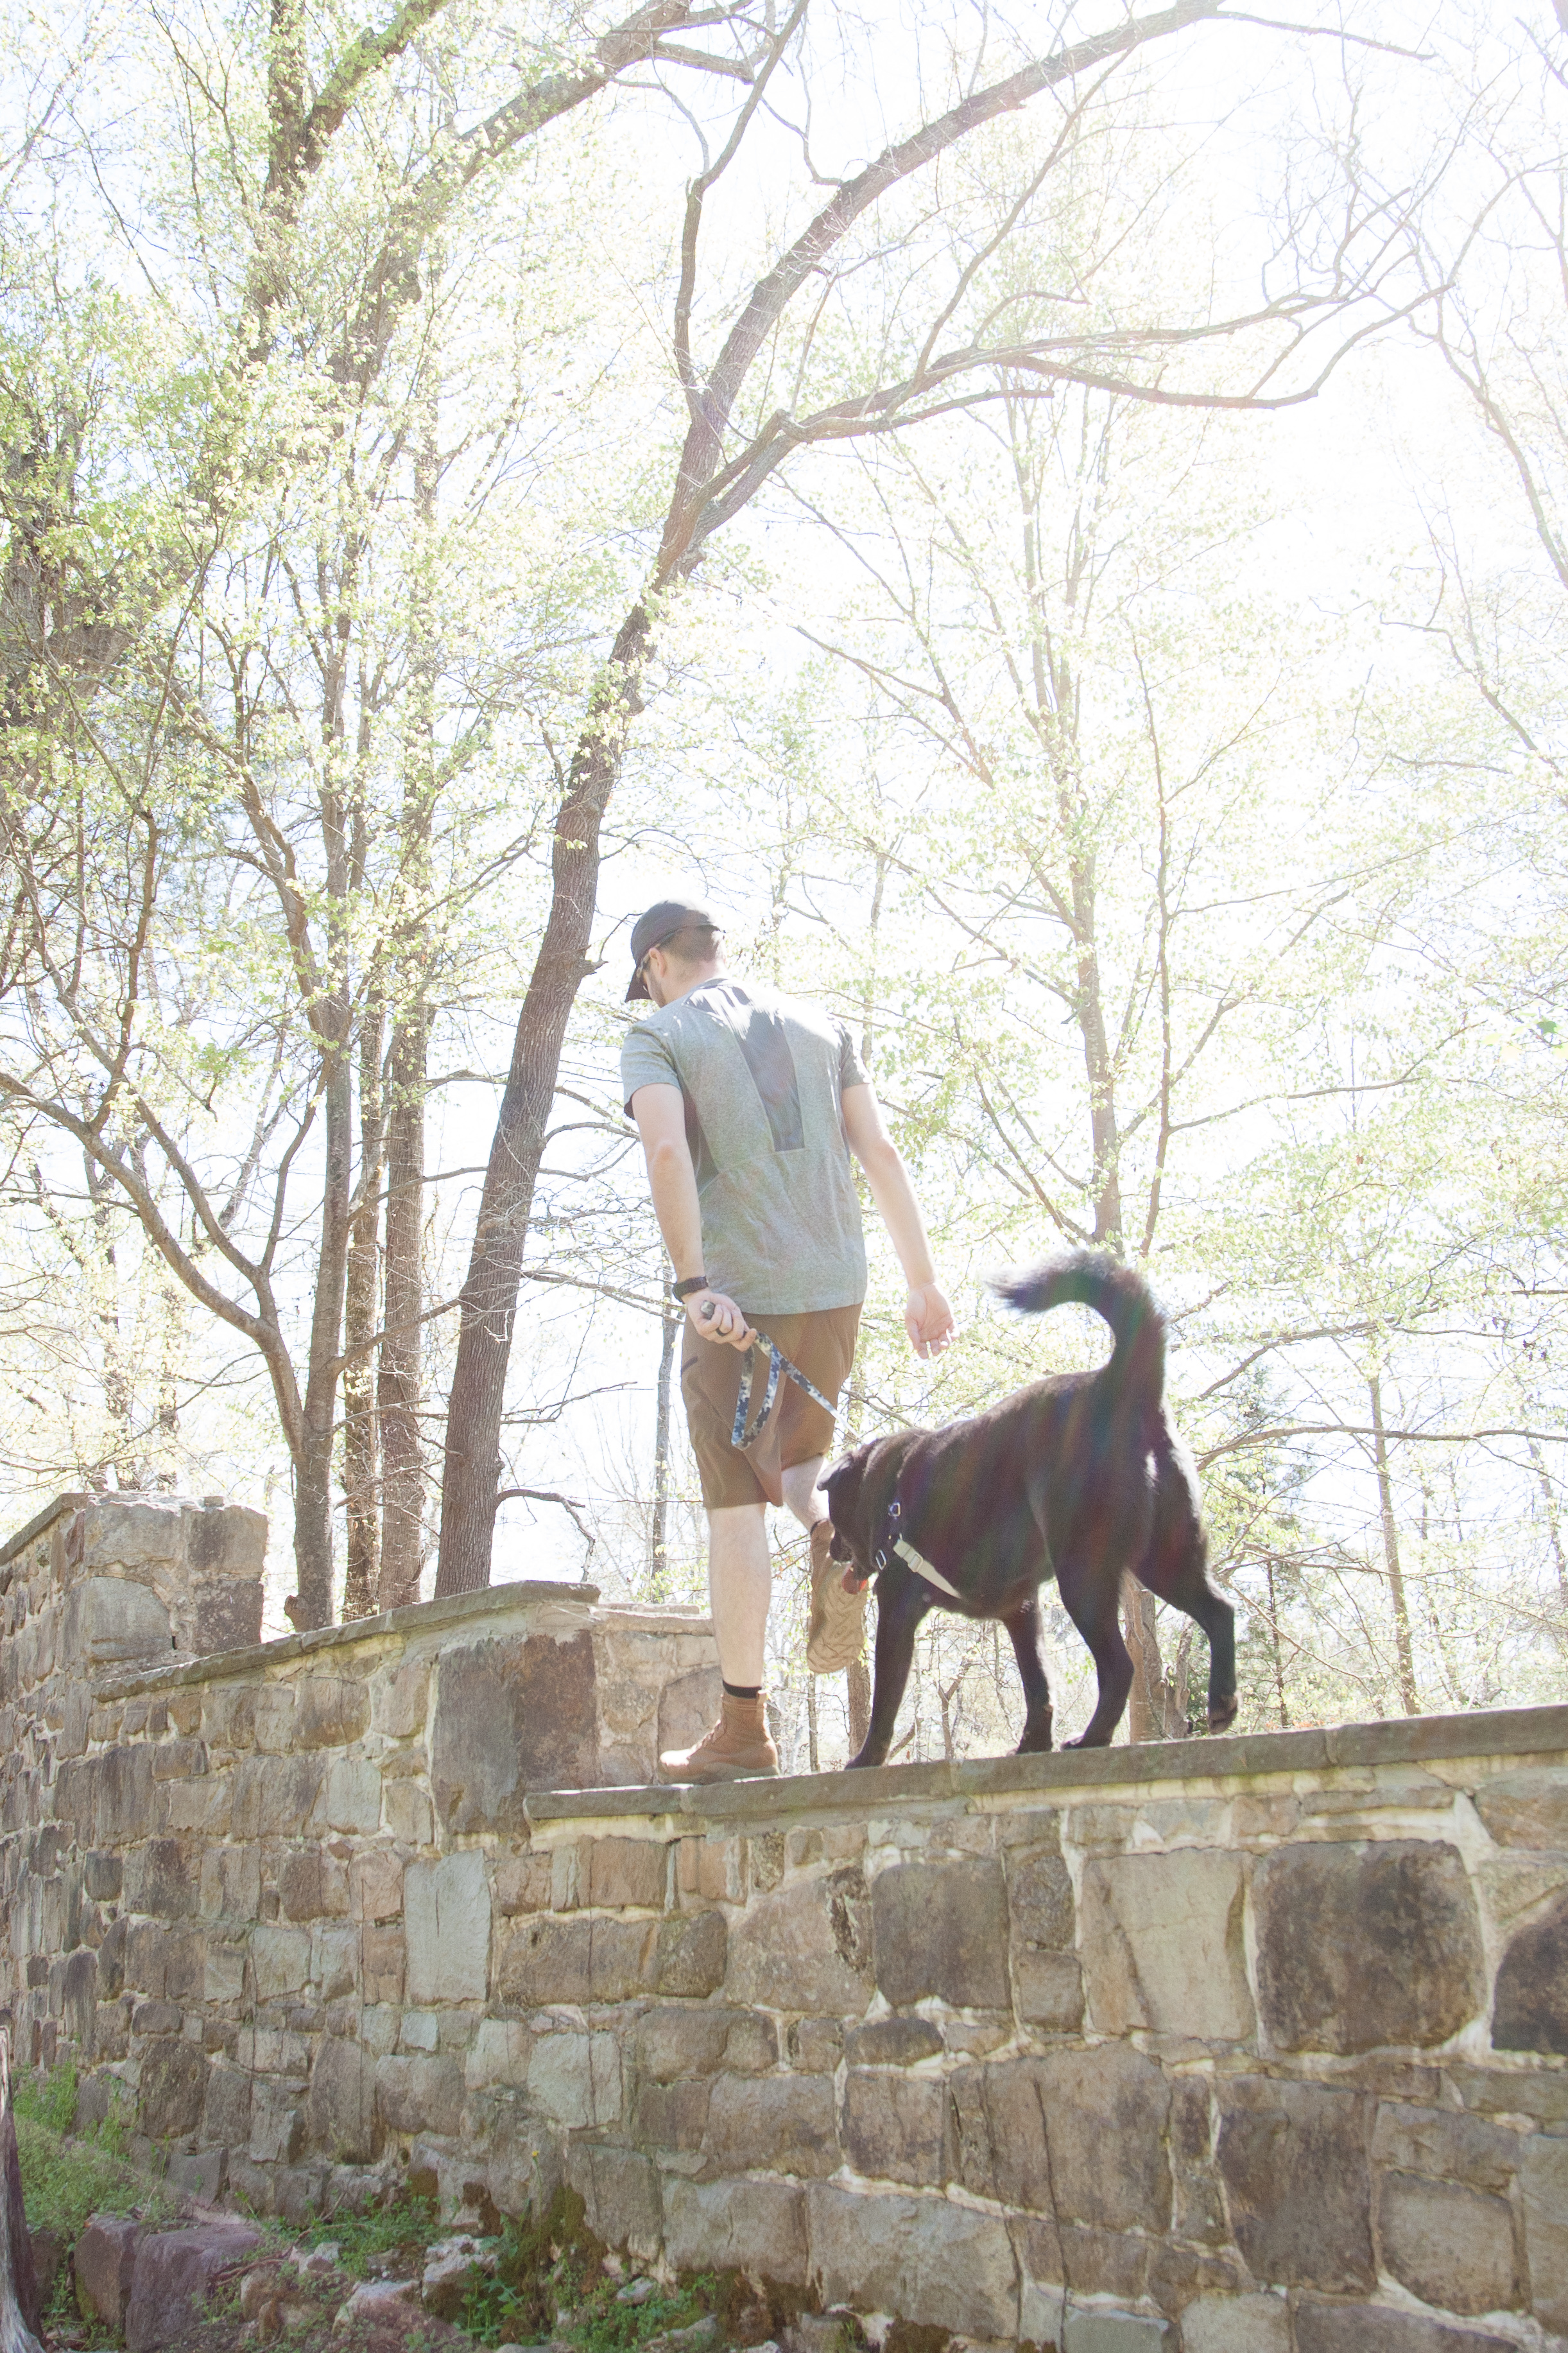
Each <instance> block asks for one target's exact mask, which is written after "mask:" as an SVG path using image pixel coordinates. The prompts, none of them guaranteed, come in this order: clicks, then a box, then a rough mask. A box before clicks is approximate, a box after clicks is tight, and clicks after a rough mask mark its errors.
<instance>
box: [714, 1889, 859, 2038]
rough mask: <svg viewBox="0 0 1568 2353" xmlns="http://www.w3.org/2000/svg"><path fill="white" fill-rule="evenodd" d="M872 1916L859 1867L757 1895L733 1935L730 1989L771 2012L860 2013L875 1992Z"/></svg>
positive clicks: (846, 2015)
mask: <svg viewBox="0 0 1568 2353" xmlns="http://www.w3.org/2000/svg"><path fill="white" fill-rule="evenodd" d="M869 1915H870V1906H869V1905H868V1902H867V1900H866V1894H865V1882H864V1881H863V1879H862V1878H861V1875H860V1873H859V1872H858V1871H855V1870H851V1871H843V1872H835V1873H833V1874H832V1875H831V1877H829V1878H826V1879H798V1880H795V1881H793V1882H792V1883H790V1885H789V1886H787V1887H780V1888H778V1889H776V1890H775V1891H774V1892H773V1894H769V1895H764V1896H762V1897H760V1898H758V1899H756V1900H755V1901H753V1902H752V1905H751V1907H750V1909H749V1910H748V1911H747V1912H746V1913H745V1914H744V1915H743V1916H742V1918H740V1919H738V1920H737V1921H736V1922H735V1925H734V1928H733V1930H732V1932H731V1936H730V1940H729V1944H730V1957H729V1968H728V1970H727V1973H726V1975H727V1990H728V1992H729V1993H730V1995H731V1998H732V1999H733V2000H736V2001H740V2002H748V2003H749V2002H755V2003H757V2004H759V2005H760V2006H762V2007H763V2008H764V2009H768V2010H813V2011H816V2012H819V2013H821V2012H826V2013H827V2014H829V2015H831V2016H834V2017H844V2018H849V2017H854V2018H858V2017H860V2016H861V2015H863V2013H864V2011H865V2009H866V2005H867V2003H868V2000H870V1995H871V1936H870V1916H869ZM713 1916H717V1915H713Z"/></svg>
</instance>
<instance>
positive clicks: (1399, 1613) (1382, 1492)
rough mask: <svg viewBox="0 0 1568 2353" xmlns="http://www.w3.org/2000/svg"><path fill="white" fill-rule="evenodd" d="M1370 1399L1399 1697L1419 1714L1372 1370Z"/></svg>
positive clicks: (1379, 1391) (1379, 1387)
mask: <svg viewBox="0 0 1568 2353" xmlns="http://www.w3.org/2000/svg"><path fill="white" fill-rule="evenodd" d="M1366 1386H1367V1396H1368V1398H1370V1400H1371V1403H1372V1445H1373V1461H1374V1462H1375V1463H1376V1465H1377V1501H1378V1509H1379V1511H1380V1513H1381V1514H1382V1518H1383V1559H1384V1567H1385V1568H1386V1570H1387V1572H1388V1590H1389V1596H1390V1599H1392V1601H1393V1604H1394V1657H1395V1659H1396V1661H1397V1662H1398V1667H1399V1698H1400V1704H1401V1705H1402V1706H1403V1708H1404V1710H1405V1715H1420V1713H1421V1703H1420V1701H1419V1700H1418V1699H1417V1697H1416V1695H1415V1651H1414V1649H1413V1647H1412V1644H1411V1641H1410V1612H1409V1610H1408V1609H1406V1608H1405V1572H1404V1570H1403V1569H1402V1568H1401V1567H1400V1565H1399V1526H1398V1523H1397V1522H1396V1520H1395V1519H1394V1482H1393V1481H1392V1480H1391V1479H1390V1478H1389V1475H1388V1443H1387V1440H1386V1439H1385V1438H1384V1430H1383V1383H1382V1381H1381V1380H1380V1379H1379V1377H1378V1376H1377V1375H1376V1374H1375V1373H1373V1377H1372V1378H1371V1379H1370V1380H1369V1381H1368V1383H1367V1385H1366Z"/></svg>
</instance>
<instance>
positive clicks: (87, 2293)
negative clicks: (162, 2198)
mask: <svg viewBox="0 0 1568 2353" xmlns="http://www.w3.org/2000/svg"><path fill="white" fill-rule="evenodd" d="M140 2235H141V2225H140V2223H137V2222H133V2221H130V2220H129V2219H128V2218H127V2217H125V2216H124V2215H121V2214H94V2215H93V2217H92V2218H91V2220H90V2221H89V2223H88V2226H87V2228H86V2230H85V2231H84V2232H82V2234H81V2236H80V2238H79V2240H78V2241H77V2242H76V2300H77V2304H78V2306H79V2308H80V2311H81V2316H82V2318H83V2319H84V2320H100V2321H101V2322H102V2323H103V2326H104V2327H106V2328H108V2329H111V2330H112V2331H113V2333H114V2334H115V2335H116V2336H118V2335H119V2334H120V2332H121V2329H122V2328H123V2327H124V2326H125V2307H126V2306H127V2305H128V2304H129V2303H130V2301H131V2280H132V2273H133V2271H134V2269H135V2263H136V2241H137V2239H138V2237H139V2236H140Z"/></svg>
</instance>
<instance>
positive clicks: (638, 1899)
mask: <svg viewBox="0 0 1568 2353" xmlns="http://www.w3.org/2000/svg"><path fill="white" fill-rule="evenodd" d="M587 1855H588V1873H587V1880H588V1887H587V1894H586V1895H585V1896H584V1902H585V1903H587V1904H590V1905H596V1906H603V1907H605V1909H611V1908H614V1907H616V1906H623V1907H632V1906H637V1907H639V1908H641V1909H643V1910H645V1911H655V1912H662V1911H663V1909H664V1891H665V1883H666V1879H667V1876H668V1857H669V1849H668V1846H667V1845H666V1844H665V1843H664V1841H662V1840H654V1839H626V1838H605V1839H593V1840H590V1841H589V1843H588V1850H587Z"/></svg>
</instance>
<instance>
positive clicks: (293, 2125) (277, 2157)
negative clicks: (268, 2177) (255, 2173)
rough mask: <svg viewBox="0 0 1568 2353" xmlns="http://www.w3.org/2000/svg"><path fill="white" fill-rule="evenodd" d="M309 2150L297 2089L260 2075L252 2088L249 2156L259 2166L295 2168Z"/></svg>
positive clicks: (291, 2085) (268, 2076) (272, 2077)
mask: <svg viewBox="0 0 1568 2353" xmlns="http://www.w3.org/2000/svg"><path fill="white" fill-rule="evenodd" d="M304 2147H305V2119H304V2116H303V2114H302V2112H301V2110H300V2105H299V2101H298V2098H297V2096H296V2087H295V2086H294V2085H293V2084H287V2083H283V2082H280V2081H279V2080H278V2079H277V2078H276V2077H274V2076H270V2075H258V2076H257V2077H256V2078H255V2079H254V2081H253V2082H252V2084H251V2087H250V2139H249V2142H248V2144H247V2149H248V2154H249V2157H250V2158H251V2161H252V2163H253V2164H256V2165H293V2164H294V2163H295V2162H296V2161H297V2160H298V2158H300V2156H301V2155H302V2153H303V2151H304Z"/></svg>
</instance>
